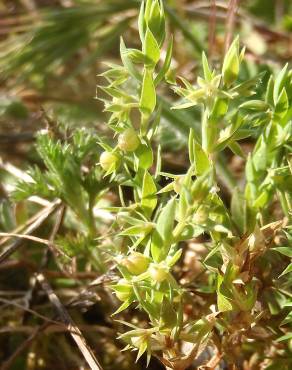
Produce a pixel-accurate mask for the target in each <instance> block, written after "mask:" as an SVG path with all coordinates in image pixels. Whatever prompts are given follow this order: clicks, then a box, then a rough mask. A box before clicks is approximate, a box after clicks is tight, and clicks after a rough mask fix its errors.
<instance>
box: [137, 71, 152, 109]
mask: <svg viewBox="0 0 292 370" xmlns="http://www.w3.org/2000/svg"><path fill="white" fill-rule="evenodd" d="M155 106H156V91H155V87H154V83H153V77H152V71H151V70H150V69H148V68H145V69H144V76H143V84H142V92H141V99H140V110H141V111H142V113H145V114H148V115H150V114H151V113H152V112H153V111H154V109H155Z"/></svg>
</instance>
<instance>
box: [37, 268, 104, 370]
mask: <svg viewBox="0 0 292 370" xmlns="http://www.w3.org/2000/svg"><path fill="white" fill-rule="evenodd" d="M36 278H37V280H38V282H39V283H40V284H41V286H42V288H43V289H44V291H45V292H46V293H47V295H48V298H49V300H50V301H51V303H52V305H53V306H54V307H55V309H56V311H57V312H58V314H59V316H60V318H61V320H62V321H63V323H64V324H65V325H66V326H67V328H68V331H69V332H70V334H71V336H72V338H73V339H74V341H75V343H76V344H77V346H78V348H79V350H80V352H81V353H82V355H83V356H84V358H85V360H86V362H87V363H88V365H89V366H90V368H91V369H92V370H102V367H101V365H100V364H99V362H98V360H97V359H96V357H95V355H94V353H93V352H92V350H91V349H90V348H89V347H88V345H87V343H86V340H85V338H84V337H83V335H82V333H81V331H80V330H79V328H78V327H77V326H76V325H75V323H74V322H73V320H72V319H71V317H70V316H69V314H68V312H67V310H66V309H65V307H64V306H63V305H62V303H61V302H60V300H59V298H58V297H57V295H56V294H55V293H54V291H53V290H52V288H51V286H50V284H49V283H48V281H47V280H46V278H45V276H44V275H43V274H41V273H40V274H38V275H37V277H36Z"/></svg>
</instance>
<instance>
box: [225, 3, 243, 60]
mask: <svg viewBox="0 0 292 370" xmlns="http://www.w3.org/2000/svg"><path fill="white" fill-rule="evenodd" d="M239 1H240V0H230V1H229V4H228V13H227V18H226V33H225V40H224V48H225V54H226V53H227V50H228V48H229V46H230V44H231V40H232V39H233V36H234V35H233V31H234V26H235V21H236V20H235V16H236V11H237V8H238V5H239Z"/></svg>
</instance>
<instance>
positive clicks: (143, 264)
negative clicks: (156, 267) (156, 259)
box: [121, 252, 149, 275]
mask: <svg viewBox="0 0 292 370" xmlns="http://www.w3.org/2000/svg"><path fill="white" fill-rule="evenodd" d="M121 264H122V265H123V266H125V267H126V268H127V270H128V271H129V272H130V273H131V274H133V275H140V274H142V273H143V272H145V271H146V270H147V269H148V266H149V258H148V257H146V256H144V255H143V254H142V253H139V252H133V253H132V254H131V255H130V256H129V257H127V258H125V259H123V260H122V262H121Z"/></svg>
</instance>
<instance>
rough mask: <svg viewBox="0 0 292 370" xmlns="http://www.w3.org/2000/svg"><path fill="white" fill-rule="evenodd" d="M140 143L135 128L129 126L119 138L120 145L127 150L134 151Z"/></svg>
mask: <svg viewBox="0 0 292 370" xmlns="http://www.w3.org/2000/svg"><path fill="white" fill-rule="evenodd" d="M139 145H140V140H139V138H138V135H137V134H136V131H135V130H134V129H133V128H127V129H126V130H125V131H124V132H123V133H122V134H120V135H119V138H118V147H119V148H120V149H121V150H123V151H125V152H134V151H135V150H136V149H137V148H138V146H139Z"/></svg>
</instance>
